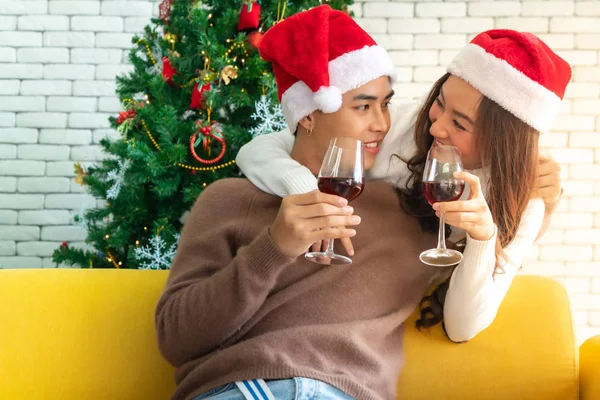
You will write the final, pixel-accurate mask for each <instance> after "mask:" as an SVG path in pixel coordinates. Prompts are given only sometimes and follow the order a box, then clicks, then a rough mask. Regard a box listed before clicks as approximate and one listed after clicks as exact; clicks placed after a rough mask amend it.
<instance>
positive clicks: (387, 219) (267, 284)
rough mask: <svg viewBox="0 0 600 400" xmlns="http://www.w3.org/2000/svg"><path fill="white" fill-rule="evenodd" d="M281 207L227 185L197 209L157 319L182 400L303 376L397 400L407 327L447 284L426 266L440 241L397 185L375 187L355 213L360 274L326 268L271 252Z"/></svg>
mask: <svg viewBox="0 0 600 400" xmlns="http://www.w3.org/2000/svg"><path fill="white" fill-rule="evenodd" d="M280 204H281V199H280V198H278V197H275V196H271V195H268V194H265V193H263V192H261V191H259V190H258V189H257V188H255V187H254V186H253V185H252V184H251V183H250V182H248V181H247V180H244V179H224V180H220V181H217V182H215V183H213V184H212V185H210V186H209V187H208V188H207V189H206V190H204V192H203V193H202V195H201V196H200V197H199V199H198V201H197V202H196V204H195V205H194V207H193V209H192V212H191V214H190V216H189V217H188V219H187V222H186V224H185V227H184V230H183V234H182V236H181V241H180V245H179V249H178V252H177V256H176V258H175V261H174V264H173V267H172V269H171V273H170V276H169V280H168V283H167V287H166V289H165V292H164V293H163V295H162V297H161V299H160V301H159V303H158V306H157V311H156V329H157V331H158V342H159V347H160V350H161V352H162V354H163V356H164V357H165V358H166V359H167V360H168V361H169V362H170V363H171V364H173V365H174V366H176V367H177V374H176V381H177V389H176V391H175V393H174V395H173V397H172V398H173V399H190V398H192V397H193V396H195V395H198V394H200V393H203V392H205V391H207V390H210V389H211V388H214V387H217V386H220V385H222V384H225V383H228V382H233V381H238V380H245V379H252V378H263V379H285V378H290V377H294V376H301V377H308V378H314V379H319V380H321V381H324V382H327V383H329V384H331V385H333V386H336V387H337V388H339V389H340V390H342V391H344V392H346V393H348V394H349V395H351V396H353V397H355V398H357V399H378V400H379V399H385V400H391V399H394V398H395V395H396V382H397V377H398V373H399V372H400V368H401V366H402V338H403V324H404V322H405V321H406V319H407V318H408V317H409V316H410V314H411V313H412V312H413V310H414V308H415V306H416V305H417V304H418V303H419V301H420V300H421V298H422V297H423V294H424V292H425V291H426V289H427V287H428V285H429V284H430V283H431V281H432V280H433V279H435V278H436V277H437V276H438V274H439V273H440V269H436V268H432V267H428V266H426V265H424V264H422V263H421V262H420V261H419V258H418V256H419V253H420V252H422V251H423V250H426V249H429V248H432V247H435V245H436V237H435V236H434V235H431V234H425V233H423V232H422V231H421V229H420V227H419V225H418V222H417V220H416V219H414V218H412V217H409V216H408V215H406V214H405V213H404V212H402V210H401V208H400V205H399V201H398V199H397V195H396V193H395V190H394V189H393V187H392V186H391V185H389V184H387V183H384V182H369V183H368V184H367V185H366V187H365V191H364V193H363V194H361V195H360V196H359V197H358V198H357V199H356V200H355V201H353V203H352V206H353V207H354V209H355V213H356V214H358V215H360V216H361V218H362V223H361V224H360V225H359V226H358V227H357V235H356V236H355V238H353V244H354V248H355V255H354V256H353V264H352V265H343V266H339V265H335V266H323V265H319V264H314V263H312V262H310V261H307V260H305V258H304V257H303V256H301V257H298V258H295V259H294V258H289V257H287V256H286V255H285V254H283V253H282V252H281V251H280V250H279V248H278V247H277V246H276V245H275V244H274V243H273V242H272V240H271V238H270V236H269V233H268V227H269V226H270V225H271V224H272V223H273V221H274V220H275V216H276V215H277V211H278V209H279V206H280ZM336 244H339V243H336ZM336 251H338V252H343V250H342V248H341V247H338V246H336Z"/></svg>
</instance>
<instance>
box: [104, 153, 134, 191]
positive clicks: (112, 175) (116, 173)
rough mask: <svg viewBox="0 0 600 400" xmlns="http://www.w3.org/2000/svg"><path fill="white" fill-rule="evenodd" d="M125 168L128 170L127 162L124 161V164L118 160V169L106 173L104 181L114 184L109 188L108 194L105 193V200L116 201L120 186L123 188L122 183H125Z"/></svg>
mask: <svg viewBox="0 0 600 400" xmlns="http://www.w3.org/2000/svg"><path fill="white" fill-rule="evenodd" d="M127 168H129V160H125V162H122V161H121V160H119V169H118V170H116V169H113V170H112V171H110V172H109V173H108V176H107V177H106V180H107V181H113V182H114V183H113V185H112V186H111V188H110V189H108V192H106V198H107V199H116V198H117V196H118V195H119V192H120V191H121V186H123V183H124V182H125V173H126V172H127Z"/></svg>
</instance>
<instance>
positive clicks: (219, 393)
mask: <svg viewBox="0 0 600 400" xmlns="http://www.w3.org/2000/svg"><path fill="white" fill-rule="evenodd" d="M266 383H267V386H268V387H269V389H271V393H273V396H274V397H275V398H276V399H277V400H312V399H319V400H354V398H353V397H350V396H349V395H347V394H346V393H344V392H342V391H341V390H339V389H337V388H335V387H333V386H331V385H329V384H327V383H325V382H321V381H318V380H315V379H310V378H292V379H282V380H275V381H267V382H266ZM204 399H206V400H245V398H244V395H243V394H242V392H241V391H240V390H239V389H238V388H237V386H236V384H235V383H233V382H232V383H228V384H226V385H223V386H220V387H218V388H215V389H212V390H209V391H208V392H206V393H202V394H201V395H199V396H196V397H194V399H193V400H204Z"/></svg>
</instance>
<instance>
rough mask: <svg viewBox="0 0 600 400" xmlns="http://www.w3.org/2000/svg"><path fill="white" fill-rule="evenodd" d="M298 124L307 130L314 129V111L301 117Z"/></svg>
mask: <svg viewBox="0 0 600 400" xmlns="http://www.w3.org/2000/svg"><path fill="white" fill-rule="evenodd" d="M298 125H300V126H301V127H302V128H304V129H305V130H307V131H310V130H312V129H315V117H314V112H312V113H310V114H308V115H307V116H306V117H304V118H302V119H301V120H300V121H298Z"/></svg>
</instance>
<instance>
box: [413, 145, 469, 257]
mask: <svg viewBox="0 0 600 400" xmlns="http://www.w3.org/2000/svg"><path fill="white" fill-rule="evenodd" d="M462 170H463V167H462V162H461V161H460V151H459V150H458V149H457V148H456V147H453V146H444V145H438V144H434V145H433V147H432V148H431V149H430V150H429V153H428V154H427V162H426V163H425V170H424V171H423V189H424V192H425V198H426V199H427V201H428V202H429V204H431V205H433V204H434V203H439V202H442V201H455V200H458V199H459V198H460V196H461V195H462V193H463V190H464V189H465V182H464V181H463V180H461V179H456V178H455V177H454V173H455V172H460V171H462ZM462 258H463V255H462V253H461V252H459V251H456V250H450V249H447V248H446V235H445V225H444V214H441V215H440V230H439V233H438V245H437V248H436V249H430V250H426V251H424V252H422V253H421V255H420V256H419V259H420V260H421V262H423V263H424V264H427V265H431V266H434V267H447V266H450V265H455V264H458V263H459V262H460V261H461V260H462Z"/></svg>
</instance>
